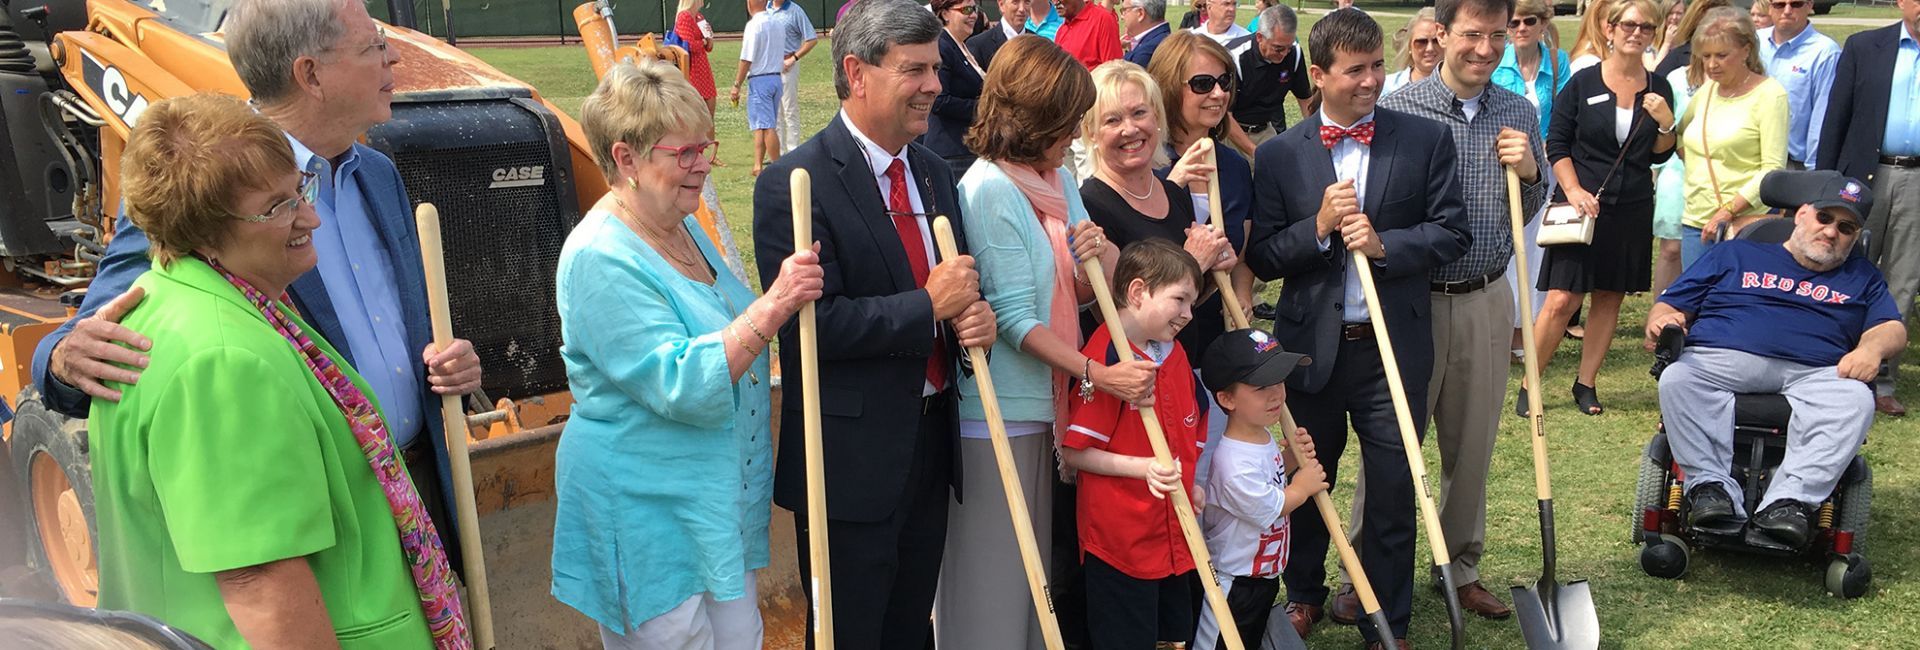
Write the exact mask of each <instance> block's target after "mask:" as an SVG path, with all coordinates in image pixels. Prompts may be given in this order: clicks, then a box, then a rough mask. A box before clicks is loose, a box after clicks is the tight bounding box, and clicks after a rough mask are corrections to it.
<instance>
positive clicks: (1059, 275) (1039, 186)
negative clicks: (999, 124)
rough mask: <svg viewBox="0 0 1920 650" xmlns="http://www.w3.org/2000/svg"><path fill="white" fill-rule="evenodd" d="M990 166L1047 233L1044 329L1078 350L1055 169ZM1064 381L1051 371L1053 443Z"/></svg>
mask: <svg viewBox="0 0 1920 650" xmlns="http://www.w3.org/2000/svg"><path fill="white" fill-rule="evenodd" d="M994 165H996V166H998V167H999V168H1000V171H1001V172H1004V173H1005V174H1006V175H1007V178H1011V179H1013V184H1014V185H1015V186H1017V187H1019V188H1020V193H1021V194H1023V195H1025V196H1026V197H1027V202H1028V203H1031V204H1033V212H1034V214H1036V215H1038V216H1039V217H1040V227H1041V228H1042V229H1044V230H1046V232H1047V244H1048V245H1049V246H1050V247H1051V248H1053V304H1051V305H1049V306H1048V309H1047V330H1048V331H1050V332H1053V335H1054V337H1056V338H1058V339H1060V341H1061V342H1063V343H1066V344H1067V346H1068V347H1071V348H1073V349H1075V350H1078V349H1080V310H1079V309H1078V308H1077V307H1076V305H1075V302H1076V301H1075V300H1074V279H1073V269H1074V267H1075V266H1076V263H1075V260H1074V258H1073V251H1072V249H1069V248H1067V196H1066V195H1065V194H1063V193H1062V190H1061V189H1060V187H1061V184H1060V172H1059V170H1058V169H1049V170H1047V171H1045V172H1037V171H1034V169H1033V168H1032V167H1029V166H1027V165H1024V164H1020V163H1008V162H1000V161H994ZM1068 379H1069V377H1068V375H1067V373H1064V372H1061V371H1059V370H1055V371H1053V386H1054V391H1053V428H1054V433H1055V434H1056V436H1055V439H1056V440H1058V439H1059V436H1058V435H1057V434H1058V433H1059V432H1060V430H1061V429H1062V428H1064V427H1066V426H1067V396H1068V395H1069V394H1070V393H1072V392H1073V391H1071V390H1068V389H1067V388H1066V385H1067V384H1066V382H1067V380H1068Z"/></svg>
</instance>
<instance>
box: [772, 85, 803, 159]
mask: <svg viewBox="0 0 1920 650" xmlns="http://www.w3.org/2000/svg"><path fill="white" fill-rule="evenodd" d="M773 123H774V125H776V126H778V127H779V128H778V129H776V130H775V132H776V133H779V134H780V153H782V154H784V153H786V152H789V151H793V149H794V147H798V146H800V141H801V140H802V138H801V137H800V64H799V63H795V64H793V67H791V68H787V71H786V72H782V73H780V106H779V107H778V110H776V111H775V115H774V119H773Z"/></svg>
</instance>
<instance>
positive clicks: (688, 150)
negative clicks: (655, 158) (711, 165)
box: [653, 140, 720, 169]
mask: <svg viewBox="0 0 1920 650" xmlns="http://www.w3.org/2000/svg"><path fill="white" fill-rule="evenodd" d="M653 150H654V151H671V152H673V156H674V160H675V161H677V162H679V163H680V168H681V169H693V166H694V164H695V163H698V162H700V159H702V158H705V159H706V161H707V162H713V156H714V154H716V153H719V151H720V143H719V142H718V141H714V140H708V141H706V142H695V143H693V144H690V145H686V146H682V147H669V146H667V145H664V144H656V145H653Z"/></svg>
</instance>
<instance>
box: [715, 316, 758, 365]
mask: <svg viewBox="0 0 1920 650" xmlns="http://www.w3.org/2000/svg"><path fill="white" fill-rule="evenodd" d="M720 329H723V330H726V331H727V336H731V337H733V342H734V343H738V344H740V349H742V350H745V351H746V352H747V354H751V355H753V356H756V357H757V356H760V351H759V350H755V349H753V346H751V345H747V340H746V339H743V338H740V332H737V331H735V330H734V329H733V324H732V323H728V324H727V326H726V327H722V328H720Z"/></svg>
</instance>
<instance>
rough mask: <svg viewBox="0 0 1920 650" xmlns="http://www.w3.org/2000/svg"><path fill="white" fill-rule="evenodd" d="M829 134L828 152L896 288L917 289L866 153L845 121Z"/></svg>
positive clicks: (835, 123)
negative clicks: (838, 168)
mask: <svg viewBox="0 0 1920 650" xmlns="http://www.w3.org/2000/svg"><path fill="white" fill-rule="evenodd" d="M829 131H830V132H831V133H832V136H833V137H830V138H828V139H827V150H828V151H829V152H830V153H831V154H832V155H833V159H834V161H835V162H837V163H839V164H840V183H841V186H842V191H844V192H845V193H846V196H847V197H848V200H850V201H852V202H853V208H854V210H853V212H854V220H855V221H858V222H860V224H861V225H863V226H865V227H866V230H867V236H869V237H871V238H873V245H874V248H875V249H877V250H879V251H880V257H881V260H882V262H884V265H885V266H886V267H887V275H888V276H890V277H892V278H893V285H894V287H895V288H897V289H899V290H900V291H907V290H910V289H913V288H914V281H913V269H912V268H911V267H910V266H908V265H907V250H906V248H905V247H904V246H903V245H902V244H901V243H900V231H898V230H895V229H894V227H893V220H892V219H891V218H889V217H888V216H887V204H886V201H885V200H884V199H882V198H881V197H880V188H879V185H878V184H877V183H876V182H875V181H874V177H873V167H871V166H870V165H868V163H867V155H866V151H864V150H863V149H862V148H861V146H860V142H859V141H858V140H855V139H854V137H853V132H852V131H850V130H848V129H847V125H846V124H845V123H844V122H842V121H841V118H839V117H835V118H834V119H833V124H832V125H831V126H830V127H829ZM816 216H817V215H816Z"/></svg>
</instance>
